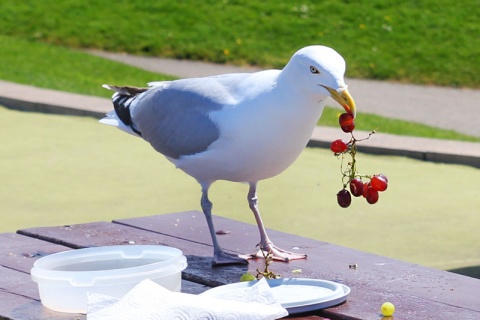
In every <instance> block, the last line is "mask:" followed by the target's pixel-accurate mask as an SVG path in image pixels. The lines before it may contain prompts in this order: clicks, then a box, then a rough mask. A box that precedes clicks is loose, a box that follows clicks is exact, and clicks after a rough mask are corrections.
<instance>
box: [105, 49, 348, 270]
mask: <svg viewBox="0 0 480 320" xmlns="http://www.w3.org/2000/svg"><path fill="white" fill-rule="evenodd" d="M344 73H345V60H344V59H343V57H342V56H341V55H340V54H338V53H337V52H336V51H335V50H334V49H332V48H329V47H326V46H321V45H314V46H308V47H305V48H302V49H300V50H298V51H297V52H296V53H295V54H294V55H293V56H292V57H291V59H290V60H289V62H288V63H287V64H286V65H285V67H284V68H283V69H282V70H264V71H259V72H255V73H232V74H224V75H216V76H210V77H201V78H189V79H180V80H174V81H157V82H151V83H148V86H147V87H146V88H138V87H132V86H114V85H103V87H104V88H106V89H109V90H112V91H114V94H113V96H112V101H113V106H114V110H113V111H111V112H109V113H108V114H107V115H106V117H105V118H103V119H101V120H100V122H101V123H103V124H107V125H111V126H115V127H118V128H119V129H121V130H123V131H125V132H127V133H130V134H132V135H134V136H137V137H140V138H142V139H144V140H146V141H147V142H149V143H150V145H151V146H152V147H153V148H154V149H155V150H156V151H158V152H159V153H161V154H163V155H164V156H165V157H166V158H167V159H168V160H169V161H171V162H172V163H173V164H174V165H175V166H176V167H177V168H179V169H180V170H182V171H184V172H185V173H186V174H188V175H190V176H192V177H193V178H194V179H196V180H197V181H198V183H199V184H200V185H201V190H202V194H201V200H200V204H201V208H202V211H203V213H204V215H205V218H206V220H207V224H208V228H209V231H210V235H211V238H212V243H213V261H212V264H213V265H224V264H239V263H247V260H246V258H245V256H241V255H234V254H231V253H228V252H225V251H224V250H223V249H222V248H221V246H220V244H219V242H218V240H217V237H216V232H215V227H214V225H213V221H212V202H211V201H210V200H209V198H208V190H209V188H210V186H211V185H212V183H213V182H215V181H217V180H227V181H232V182H240V183H248V184H249V191H248V195H247V199H248V204H249V207H250V209H251V210H252V212H253V215H254V216H255V220H256V223H257V225H258V229H259V232H260V242H259V246H260V250H259V252H257V253H256V256H258V257H263V255H261V254H262V253H263V254H264V253H265V252H268V253H270V254H271V256H272V257H273V259H275V260H280V261H286V262H288V261H290V260H295V259H305V258H306V255H304V254H299V253H293V252H289V251H287V250H284V249H281V248H279V247H277V246H275V245H274V244H273V243H272V241H271V240H270V238H269V237H268V235H267V232H266V230H265V227H264V223H263V221H262V218H261V216H260V211H259V207H258V198H257V191H256V189H257V183H258V182H259V181H261V180H264V179H267V178H271V177H273V176H276V175H278V174H279V173H281V172H282V171H284V170H285V169H287V168H288V167H289V166H290V165H291V164H292V163H293V162H294V161H295V160H296V159H297V157H298V156H299V155H300V153H301V152H302V150H303V149H304V148H305V147H306V145H307V143H308V141H309V139H310V137H311V134H312V132H313V129H314V127H315V125H316V123H317V121H318V119H319V118H320V116H321V114H322V111H323V108H324V106H325V101H326V99H327V98H328V97H331V98H333V99H334V100H335V101H336V102H338V103H339V104H340V105H341V106H342V107H343V108H344V109H345V111H346V112H347V113H350V114H351V115H353V116H354V117H355V111H356V108H355V102H354V100H353V98H352V97H351V95H350V93H349V92H348V90H347V85H346V84H345V81H344Z"/></svg>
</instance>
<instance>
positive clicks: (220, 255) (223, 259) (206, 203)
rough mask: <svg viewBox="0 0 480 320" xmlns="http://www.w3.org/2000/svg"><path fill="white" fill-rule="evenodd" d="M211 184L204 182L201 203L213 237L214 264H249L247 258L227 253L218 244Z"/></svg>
mask: <svg viewBox="0 0 480 320" xmlns="http://www.w3.org/2000/svg"><path fill="white" fill-rule="evenodd" d="M209 188H210V184H208V185H204V184H202V199H201V201H200V204H201V206H202V210H203V213H204V214H205V219H206V220H207V224H208V230H209V231H210V236H211V237H212V243H213V261H212V265H214V266H216V265H224V264H247V263H248V262H247V260H246V259H244V258H242V257H240V256H238V255H236V254H232V253H227V252H224V251H223V250H222V248H221V247H220V245H219V244H218V240H217V234H216V233H215V227H214V226H213V220H212V206H213V205H212V202H211V201H210V200H209V199H208V189H209Z"/></svg>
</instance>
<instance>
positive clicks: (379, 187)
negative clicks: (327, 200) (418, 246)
mask: <svg viewBox="0 0 480 320" xmlns="http://www.w3.org/2000/svg"><path fill="white" fill-rule="evenodd" d="M338 122H339V124H340V127H341V128H342V130H343V132H347V133H350V134H351V135H352V138H351V139H350V141H349V142H347V143H345V142H344V141H343V140H341V139H337V140H335V141H333V142H332V143H331V145H330V149H331V150H332V151H333V152H334V153H335V155H336V156H342V166H341V172H342V175H343V177H342V183H343V188H342V190H340V191H339V192H338V193H337V202H338V204H339V205H340V207H342V208H347V207H348V206H350V204H351V203H352V195H353V196H354V197H361V196H363V197H364V198H365V199H366V200H367V202H368V203H370V204H374V203H377V201H378V198H379V192H383V191H385V190H387V187H388V178H387V177H386V176H385V175H383V174H376V175H373V176H368V175H361V174H359V173H358V172H357V160H356V159H355V156H356V154H357V141H361V140H366V139H368V138H370V136H371V135H372V134H374V133H375V131H372V132H371V133H370V134H369V136H368V137H367V138H365V139H361V140H358V139H356V138H355V136H354V135H353V129H355V122H354V119H353V115H351V114H350V113H343V114H342V115H340V117H339V119H338ZM347 154H348V155H350V157H351V161H348V163H347V167H346V168H344V167H343V160H344V159H345V156H346V155H347ZM362 179H368V182H364V181H363V180H362ZM347 187H348V189H350V191H349V190H347Z"/></svg>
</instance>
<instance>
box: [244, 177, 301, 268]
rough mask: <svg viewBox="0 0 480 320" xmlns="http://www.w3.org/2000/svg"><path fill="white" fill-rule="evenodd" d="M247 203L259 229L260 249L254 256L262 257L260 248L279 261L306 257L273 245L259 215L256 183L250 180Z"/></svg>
mask: <svg viewBox="0 0 480 320" xmlns="http://www.w3.org/2000/svg"><path fill="white" fill-rule="evenodd" d="M248 204H249V206H250V209H251V210H252V212H253V215H254V216H255V220H256V221H257V225H258V230H259V231H260V250H259V251H258V252H257V254H256V256H257V257H260V258H263V254H262V250H263V251H266V252H270V253H271V254H272V257H273V259H275V260H280V261H286V262H288V261H290V260H298V259H305V258H306V257H307V255H306V254H299V253H293V252H290V251H286V250H283V249H280V248H279V247H277V246H275V245H274V244H273V243H272V241H270V239H269V238H268V235H267V231H266V230H265V227H264V225H263V221H262V217H261V216H260V211H259V210H258V197H257V183H256V182H251V183H250V189H249V190H248Z"/></svg>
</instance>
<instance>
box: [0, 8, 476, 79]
mask: <svg viewBox="0 0 480 320" xmlns="http://www.w3.org/2000/svg"><path fill="white" fill-rule="evenodd" d="M479 16H480V6H479V5H478V1H476V0H464V1H461V2H459V1H457V2H452V1H449V0H422V1H384V0H370V1H363V0H360V1H337V0H324V1H314V0H304V1H302V2H299V1H297V0H284V1H260V2H259V1H238V0H237V1H236V0H225V1H213V0H210V1H193V0H185V1H177V0H175V1H174V0H170V1H119V0H103V1H95V0H84V1H71V0H55V1H53V0H44V1H38V0H23V1H20V2H19V1H17V0H3V1H2V4H1V10H0V30H1V32H2V34H4V35H8V36H11V37H16V38H21V39H27V40H32V41H42V42H48V43H52V44H55V45H64V46H68V47H73V48H99V49H104V50H109V51H115V52H122V51H125V52H131V53H136V54H145V55H161V56H169V57H176V58H182V59H196V60H206V61H215V62H228V63H236V64H256V65H262V66H274V67H282V66H283V65H284V64H285V62H286V61H287V59H288V58H289V57H290V56H291V55H292V53H293V52H294V51H295V50H297V49H299V48H301V47H304V46H307V45H311V44H325V45H328V46H331V47H334V48H336V49H337V50H338V51H339V52H340V53H341V54H342V55H343V56H344V57H345V58H346V60H347V63H348V71H347V76H349V77H357V78H371V79H390V80H396V81H404V82H411V83H426V84H438V85H446V86H469V87H476V88H478V87H479V86H480V64H478V63H477V61H478V56H479V54H480V46H479V43H478V41H476V39H478V34H479V33H480V24H479V23H478V17H479ZM30 54H32V55H34V54H35V53H34V52H30ZM39 62H41V61H39ZM70 71H71V70H70V69H68V68H67V69H65V72H66V73H67V72H70Z"/></svg>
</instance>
